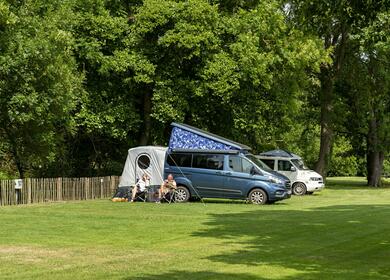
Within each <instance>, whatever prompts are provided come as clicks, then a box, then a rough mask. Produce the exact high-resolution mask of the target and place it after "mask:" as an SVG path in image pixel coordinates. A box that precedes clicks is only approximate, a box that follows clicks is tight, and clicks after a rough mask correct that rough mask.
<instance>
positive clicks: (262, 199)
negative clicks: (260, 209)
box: [248, 189, 268, 204]
mask: <svg viewBox="0 0 390 280" xmlns="http://www.w3.org/2000/svg"><path fill="white" fill-rule="evenodd" d="M267 199H268V198H267V194H266V193H265V191H263V190H262V189H253V190H251V192H250V193H249V195H248V200H249V202H250V203H253V204H265V203H266V202H267Z"/></svg>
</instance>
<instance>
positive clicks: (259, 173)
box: [251, 166, 263, 175]
mask: <svg viewBox="0 0 390 280" xmlns="http://www.w3.org/2000/svg"><path fill="white" fill-rule="evenodd" d="M251 175H263V174H262V173H261V172H260V171H259V170H258V169H257V168H256V167H254V166H252V167H251Z"/></svg>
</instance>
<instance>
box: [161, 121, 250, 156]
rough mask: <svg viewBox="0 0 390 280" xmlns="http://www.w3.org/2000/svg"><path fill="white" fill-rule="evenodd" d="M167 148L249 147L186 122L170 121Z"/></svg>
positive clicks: (241, 148)
mask: <svg viewBox="0 0 390 280" xmlns="http://www.w3.org/2000/svg"><path fill="white" fill-rule="evenodd" d="M171 125H172V132H171V138H170V140H169V149H170V150H175V149H186V150H191V149H192V150H239V151H243V152H247V151H249V150H250V149H251V148H250V147H248V146H246V145H243V144H240V143H237V142H234V141H231V140H229V139H226V138H223V137H221V136H218V135H215V134H213V133H210V132H207V131H204V130H201V129H199V128H196V127H192V126H189V125H186V124H179V123H172V124H171Z"/></svg>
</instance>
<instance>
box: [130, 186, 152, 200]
mask: <svg viewBox="0 0 390 280" xmlns="http://www.w3.org/2000/svg"><path fill="white" fill-rule="evenodd" d="M133 188H135V186H134V187H133ZM148 192H149V190H148V188H145V190H143V191H137V193H136V194H135V197H134V201H142V202H146V201H148Z"/></svg>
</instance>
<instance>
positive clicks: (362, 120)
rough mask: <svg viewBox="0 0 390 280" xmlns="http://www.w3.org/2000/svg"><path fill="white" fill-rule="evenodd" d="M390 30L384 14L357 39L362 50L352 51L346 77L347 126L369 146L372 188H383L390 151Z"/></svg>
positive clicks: (389, 22) (387, 16) (386, 14)
mask: <svg viewBox="0 0 390 280" xmlns="http://www.w3.org/2000/svg"><path fill="white" fill-rule="evenodd" d="M389 29H390V14H389V13H381V14H379V15H378V17H377V19H376V20H375V21H374V22H372V23H371V24H370V25H369V26H367V27H366V28H364V29H363V30H362V32H361V33H360V34H359V35H357V36H355V37H354V38H353V40H354V42H355V44H356V45H357V46H359V47H357V48H353V49H351V50H350V52H351V55H350V56H349V59H348V64H347V67H346V68H347V69H346V70H347V71H346V73H345V74H344V76H343V82H344V90H345V91H346V95H347V98H348V103H349V104H350V108H351V109H350V115H349V118H348V124H347V125H346V126H348V127H349V128H350V130H351V136H352V137H353V138H355V139H357V140H358V142H360V143H365V154H366V162H367V180H368V184H369V185H370V186H379V185H380V184H381V175H382V171H383V163H384V159H385V156H386V154H387V153H389V151H390V148H389V147H390V140H389V139H390V91H389V88H390V65H389V63H388V62H389V59H390V40H389V35H390V34H389V31H388V30H389ZM351 124H353V125H352V126H351Z"/></svg>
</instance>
